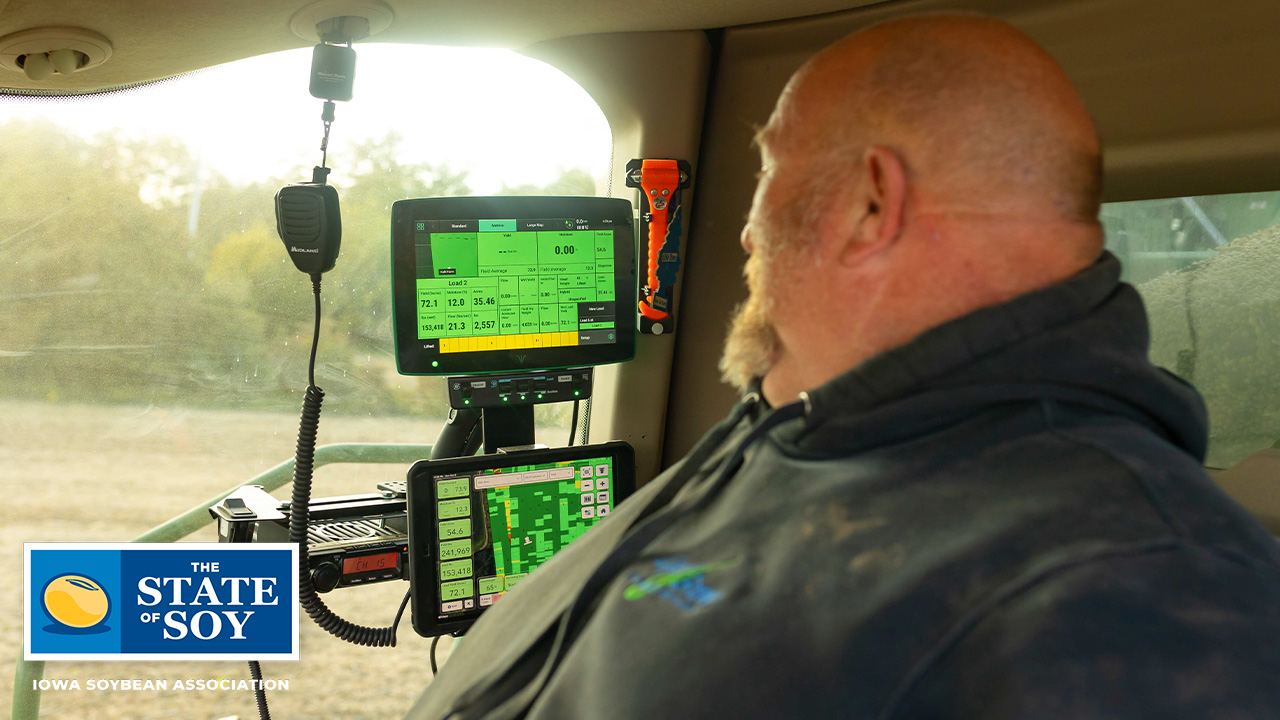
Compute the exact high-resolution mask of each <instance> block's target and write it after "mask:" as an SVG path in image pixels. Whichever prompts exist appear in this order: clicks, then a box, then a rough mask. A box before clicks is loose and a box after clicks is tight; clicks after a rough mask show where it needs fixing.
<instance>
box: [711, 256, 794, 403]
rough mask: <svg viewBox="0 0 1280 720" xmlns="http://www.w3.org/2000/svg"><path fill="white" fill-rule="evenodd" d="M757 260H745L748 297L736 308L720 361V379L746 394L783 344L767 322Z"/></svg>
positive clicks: (753, 257)
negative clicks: (748, 289)
mask: <svg viewBox="0 0 1280 720" xmlns="http://www.w3.org/2000/svg"><path fill="white" fill-rule="evenodd" d="M760 265H761V262H760V260H759V258H758V257H756V256H752V257H751V258H750V259H749V260H747V268H746V275H747V285H748V287H750V288H751V294H750V295H748V296H747V299H746V301H744V302H743V303H742V304H740V305H738V309H737V310H736V311H735V313H734V317H733V323H732V325H730V327H729V337H728V339H727V340H725V344H724V355H723V356H722V357H721V358H720V376H721V377H722V378H724V381H725V382H727V383H729V384H731V385H733V386H734V387H736V388H738V389H739V390H743V391H745V390H746V389H747V387H748V386H749V385H750V384H751V381H752V380H754V379H755V378H762V377H764V376H765V374H766V373H768V372H769V370H770V369H771V368H772V367H773V365H774V363H776V362H777V359H778V352H779V350H781V348H782V343H781V341H780V340H779V338H778V332H777V330H776V329H774V327H773V322H772V321H771V320H770V319H769V305H770V304H771V303H769V302H768V300H767V299H766V297H765V293H764V292H763V291H762V289H761V285H762V283H761V282H760V280H761V278H760V274H761V272H762V270H763V268H762V267H760Z"/></svg>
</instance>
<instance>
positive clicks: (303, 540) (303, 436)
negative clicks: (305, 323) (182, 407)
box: [289, 273, 408, 647]
mask: <svg viewBox="0 0 1280 720" xmlns="http://www.w3.org/2000/svg"><path fill="white" fill-rule="evenodd" d="M311 289H312V294H313V295H315V300H316V311H315V316H316V320H315V331H314V332H313V333H312V336H311V361H310V364H309V366H308V368H307V379H308V380H309V383H310V384H309V385H308V386H307V392H306V394H305V395H304V396H303V398H302V420H301V422H300V424H299V426H298V446H297V454H296V455H295V457H294V464H293V497H292V498H291V501H290V505H289V542H292V543H297V545H298V602H299V603H300V604H301V605H302V609H303V610H306V611H307V615H308V616H310V617H311V619H312V620H314V621H315V623H316V624H317V625H319V626H320V627H321V628H323V629H324V630H325V632H328V633H330V634H331V635H335V636H337V637H338V638H341V639H342V640H346V641H347V642H350V643H355V644H356V645H365V646H371V647H394V646H395V644H396V625H398V624H399V620H400V616H401V614H402V613H403V612H404V607H405V604H404V603H401V605H400V612H399V613H396V623H395V624H393V625H391V626H390V627H381V628H373V627H366V626H364V625H356V624H355V623H352V622H348V621H347V620H344V619H342V618H341V617H338V616H337V615H336V614H334V612H333V611H332V610H330V609H329V607H328V606H327V605H325V604H324V600H321V599H320V594H319V593H317V592H316V589H315V586H314V585H313V584H312V583H311V567H310V564H309V562H308V556H307V520H308V519H309V516H310V503H311V477H312V474H313V473H314V470H315V454H316V431H317V430H318V429H319V427H320V405H321V404H322V403H323V402H324V391H323V390H321V389H320V388H318V387H316V347H317V346H318V345H319V344H320V275H319V273H316V274H313V275H312V276H311ZM405 600H408V595H406V596H405Z"/></svg>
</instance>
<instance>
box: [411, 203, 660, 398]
mask: <svg viewBox="0 0 1280 720" xmlns="http://www.w3.org/2000/svg"><path fill="white" fill-rule="evenodd" d="M546 217H580V218H587V219H595V218H600V219H610V220H612V221H613V224H614V235H613V247H614V261H615V266H616V268H617V270H616V271H615V274H614V298H615V302H616V303H617V305H616V313H615V315H616V317H615V320H614V322H615V323H616V330H617V333H616V335H617V342H616V343H614V344H612V345H581V346H575V347H568V348H565V347H559V348H522V349H519V350H486V351H479V352H466V353H430V352H427V351H426V350H425V349H424V348H423V343H422V341H421V340H419V339H418V312H417V308H416V307H415V306H414V305H415V299H416V297H417V282H416V281H417V278H416V277H415V275H416V271H415V266H414V237H413V236H414V223H416V222H418V221H422V220H483V219H507V218H546ZM635 257H636V249H635V229H634V220H633V216H632V209H631V203H630V201H628V200H623V199H620V198H599V197H439V198H416V199H410V200H398V201H396V202H395V203H394V204H392V206H391V287H392V292H391V305H392V331H393V334H394V336H395V341H396V351H395V355H396V369H397V370H398V371H399V372H400V374H401V375H457V374H460V373H465V374H474V373H495V372H511V371H520V370H549V369H559V368H568V367H584V366H588V365H607V364H609V363H616V362H623V361H626V360H630V359H631V358H633V357H635V343H636V337H635V335H636V302H637V299H636V298H637V292H638V286H637V284H636V264H635ZM433 362H434V363H436V364H435V365H433V364H432V363H433Z"/></svg>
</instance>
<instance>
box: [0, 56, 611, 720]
mask: <svg viewBox="0 0 1280 720" xmlns="http://www.w3.org/2000/svg"><path fill="white" fill-rule="evenodd" d="M356 49H357V53H358V66H357V74H356V84H355V98H354V99H353V100H352V101H351V102H349V103H340V104H338V106H337V113H336V115H337V117H336V122H335V123H334V125H333V129H332V136H331V141H330V146H329V154H328V161H329V165H330V166H331V167H332V168H333V174H332V176H331V183H332V184H333V185H335V186H337V187H338V188H339V191H340V193H341V203H342V224H343V230H344V232H343V239H342V254H341V256H340V258H339V260H338V263H337V267H336V268H335V269H334V270H333V271H331V272H329V273H328V274H326V275H325V276H324V293H323V302H324V324H323V327H322V331H321V336H320V349H319V357H318V362H317V367H316V383H317V385H319V386H320V387H322V388H324V390H325V392H326V395H327V397H326V402H325V409H324V417H323V419H322V421H321V425H320V443H321V444H324V443H335V442H402V443H430V442H433V441H434V439H435V437H436V435H437V433H438V431H439V428H440V426H441V424H442V422H443V420H444V419H445V416H446V414H447V403H446V401H445V398H446V394H445V383H444V380H443V379H442V378H417V377H404V376H400V375H399V374H398V373H397V372H396V368H395V361H394V358H393V357H392V350H393V339H392V334H391V326H390V322H391V302H390V282H391V280H390V274H389V249H388V243H389V233H390V230H389V219H390V209H391V203H393V202H394V201H396V200H399V199H401V198H406V197H423V196H431V195H457V194H572V195H597V194H603V193H604V191H605V185H604V183H605V178H607V176H608V173H609V164H610V150H611V137H610V133H609V128H608V125H607V122H606V120H605V118H604V116H603V114H602V113H601V112H600V109H599V108H598V107H597V106H596V105H595V103H594V102H593V101H592V100H591V98H590V97H589V96H588V95H587V94H586V92H585V91H583V90H582V89H581V88H580V87H579V86H578V85H577V84H575V83H574V82H573V81H572V80H570V79H569V78H568V77H566V76H565V75H563V74H562V73H560V72H559V71H557V70H554V69H552V68H551V67H549V66H547V65H544V64H542V63H540V62H537V61H534V60H531V59H528V58H525V57H522V56H520V55H517V54H515V53H511V52H506V51H492V50H477V49H444V48H424V47H416V46H404V45H395V46H393V45H359V46H357V48H356ZM310 56H311V51H310V49H309V48H308V49H303V50H296V51H290V52H285V53H278V54H273V55H269V56H264V57H259V58H253V59H249V60H244V61H241V62H236V63H232V64H229V65H226V66H222V67H218V68H214V69H211V70H207V71H203V72H198V73H194V74H191V75H187V76H182V77H179V78H176V79H173V80H170V81H167V82H163V83H159V84H156V85H153V86H149V87H144V88H140V89H135V90H130V91H126V92H121V93H115V94H107V95H102V96H96V97H87V98H81V99H73V100H57V101H51V100H43V99H25V100H24V99H15V98H5V99H0V133H2V134H3V137H4V138H5V150H4V153H3V154H0V185H2V186H3V187H4V188H5V191H4V193H3V194H0V259H2V262H0V491H3V493H4V494H5V496H6V498H7V501H6V502H5V503H4V505H3V507H0V533H3V536H4V540H5V543H6V544H5V547H7V548H9V550H10V551H11V552H9V553H7V554H6V556H5V560H4V561H3V562H4V563H6V564H5V566H4V570H5V571H7V572H8V573H9V577H21V571H22V570H21V564H20V563H21V557H20V554H19V553H18V552H17V551H16V550H15V548H18V547H20V544H21V543H22V542H33V541H70V540H78V541H86V540H90V541H91V540H104V541H106V540H110V541H120V540H128V539H131V538H133V537H135V536H137V535H139V534H140V533H142V532H143V531H145V530H147V529H148V528H151V527H153V526H155V525H158V524H160V523H162V522H164V521H166V520H167V519H169V518H170V517H172V516H174V515H176V514H177V513H178V512H181V511H183V510H185V509H187V508H189V507H191V506H193V505H196V504H197V503H199V502H201V501H203V500H206V499H207V498H209V497H212V496H213V495H215V494H217V493H219V492H221V491H224V490H226V489H228V488H230V487H232V486H233V485H235V484H238V483H240V482H243V481H245V480H248V479H250V478H252V477H253V476H255V475H256V474H258V473H261V472H262V471H264V470H266V469H268V468H270V467H272V466H274V465H276V464H277V463H280V462H282V461H285V460H287V459H290V458H291V457H292V455H293V446H294V437H295V435H296V433H297V427H298V418H297V415H298V411H299V408H300V406H301V398H302V391H303V389H304V388H305V386H306V382H307V378H306V370H307V354H308V349H309V343H310V339H311V322H312V317H311V314H312V299H311V297H310V293H311V288H310V283H309V281H308V280H307V277H306V276H305V275H303V274H302V273H300V272H298V271H297V270H296V269H295V268H294V267H293V265H292V263H291V262H290V261H289V259H288V257H287V255H286V253H285V250H284V247H283V245H282V244H281V242H280V240H279V239H278V237H277V236H276V231H275V224H274V214H273V204H272V198H273V196H274V194H275V192H276V190H277V189H278V188H279V187H280V186H281V185H283V184H285V183H289V182H300V181H306V180H309V179H310V176H311V167H312V166H313V165H315V164H318V163H319V161H320V150H319V146H320V138H321V135H322V131H323V128H322V124H321V120H320V112H321V101H319V100H316V99H314V98H312V97H310V95H309V94H308V92H307V77H308V69H309V64H310ZM570 413H571V408H570V407H567V406H561V405H557V406H539V408H538V410H537V414H536V421H537V425H538V439H539V441H541V442H544V443H547V444H548V445H553V446H554V445H564V444H565V442H566V441H567V440H568V424H569V416H570ZM405 470H406V467H405V466H403V465H388V466H371V465H358V466H356V465H343V466H331V467H327V468H322V469H320V470H319V471H318V472H317V475H316V482H315V490H314V493H315V495H316V496H317V497H323V496H327V495H339V494H347V493H360V492H373V491H374V490H375V484H376V483H377V482H380V481H383V480H403V479H404V473H405ZM287 491H288V486H286V487H285V488H283V489H282V490H280V491H277V492H276V493H275V494H276V495H277V497H287ZM189 539H190V540H198V541H211V540H214V539H215V535H214V533H213V530H212V528H209V529H207V530H205V531H202V532H200V533H197V534H196V535H193V536H192V537H191V538H189ZM405 589H406V585H405V584H404V583H401V582H392V583H382V584H379V585H375V586H370V587H366V588H357V589H354V590H340V591H337V592H335V593H331V594H329V595H327V596H326V601H327V602H328V603H330V605H331V606H332V607H333V608H334V609H335V610H336V611H337V612H339V613H340V614H342V615H344V616H346V617H347V618H349V619H351V620H353V621H355V622H358V623H360V624H365V625H375V626H384V625H387V624H389V623H390V622H391V619H392V617H393V616H394V614H395V611H396V608H397V606H398V604H399V601H400V598H401V596H402V595H403V593H404V592H405ZM0 602H2V603H3V604H2V605H0V618H3V620H0V623H4V631H3V633H2V634H0V655H4V656H5V657H10V658H13V657H16V656H17V655H18V653H19V648H20V644H21V638H22V633H21V620H20V618H21V617H22V608H21V597H20V590H13V591H11V592H9V593H6V594H4V595H3V600H2V601H0ZM301 643H302V644H301V656H302V661H301V662H300V663H296V664H295V663H275V664H267V665H266V666H265V667H264V671H265V672H266V674H267V675H268V676H270V677H275V678H287V679H290V680H291V687H290V690H289V691H288V692H280V693H276V694H275V695H273V697H272V699H271V703H272V710H273V711H276V712H277V713H278V714H279V716H282V717H292V716H301V715H303V714H306V715H308V716H317V717H399V716H400V715H402V714H403V713H404V712H405V711H406V710H407V709H408V707H409V705H410V704H411V702H412V701H413V699H414V698H416V696H417V694H418V693H419V692H420V691H421V688H422V685H423V684H424V683H425V682H426V681H427V680H428V678H429V676H430V672H429V670H427V668H428V667H429V663H428V661H427V645H428V643H427V642H425V641H421V638H418V637H416V636H415V635H414V634H413V632H412V630H411V629H410V628H409V627H408V622H407V620H406V622H404V623H403V625H402V628H401V633H400V643H401V644H400V647H397V648H394V649H373V648H361V647H355V646H352V645H348V644H345V643H342V642H341V641H338V640H336V639H333V638H330V637H328V636H327V635H325V634H324V632H323V631H321V630H319V629H318V628H316V627H315V626H314V625H313V624H311V623H309V622H303V623H302V638H301ZM444 647H445V648H447V647H448V641H446V642H445V643H444ZM98 667H99V666H96V665H94V664H92V663H89V664H85V665H83V666H76V665H75V664H59V669H58V674H59V675H60V676H64V677H71V676H74V675H76V674H80V675H82V676H84V675H86V674H89V673H102V672H105V671H104V670H100V669H95V668H98ZM244 670H245V669H244V668H243V667H242V666H241V665H240V664H229V663H206V664H199V665H196V664H186V663H131V664H130V665H129V669H128V671H127V675H128V676H129V677H136V678H168V679H170V680H172V679H173V678H174V677H193V678H208V677H222V676H230V677H239V676H240V675H241V674H245V673H244ZM107 674H108V675H112V676H123V675H121V672H120V671H115V672H114V673H111V672H108V673H107ZM371 677H377V678H381V680H380V681H378V682H370V681H369V678H371ZM11 682H12V674H11V673H3V674H0V695H4V696H7V695H8V693H9V690H10V687H9V686H8V685H7V684H8V683H11ZM117 700H118V701H119V707H120V708H126V707H127V708H128V709H127V711H124V715H127V716H129V717H159V716H168V715H169V714H174V713H182V712H185V711H186V710H188V709H189V708H190V707H191V705H190V703H191V702H192V699H190V698H185V699H184V698H181V697H176V696H173V695H171V694H165V693H132V694H128V695H121V696H116V697H113V698H112V699H111V700H108V701H107V702H110V703H114V702H116V701H117ZM198 702H200V703H202V704H203V707H205V708H207V710H206V711H204V712H205V715H207V716H208V717H224V716H228V715H240V716H245V717H247V716H252V715H253V714H254V709H253V708H254V703H253V698H252V695H251V694H250V693H245V692H234V691H227V692H222V691H210V692H205V693H201V694H200V697H199V700H198ZM101 703H103V698H101V697H99V696H96V695H95V694H94V693H47V694H46V695H45V698H44V701H43V706H44V707H43V709H44V711H45V712H46V713H47V714H48V715H50V716H65V717H95V716H98V715H96V714H95V713H97V712H98V706H99V704H101ZM122 716H123V715H122Z"/></svg>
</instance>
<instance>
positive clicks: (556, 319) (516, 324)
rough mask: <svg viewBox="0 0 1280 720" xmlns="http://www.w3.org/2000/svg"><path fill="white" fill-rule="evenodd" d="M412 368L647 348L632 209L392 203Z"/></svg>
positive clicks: (539, 360) (539, 364)
mask: <svg viewBox="0 0 1280 720" xmlns="http://www.w3.org/2000/svg"><path fill="white" fill-rule="evenodd" d="M391 217H392V223H391V225H392V276H393V279H392V284H393V290H394V292H393V303H394V308H395V334H396V359H397V365H398V367H399V369H400V372H401V373H403V374H406V375H435V374H447V373H452V374H457V373H459V372H468V373H470V372H501V371H512V370H534V369H542V368H560V367H578V366H586V365H599V364H604V363H611V362H619V361H622V360H628V359H630V358H631V357H632V356H633V355H634V354H635V309H636V275H635V249H634V237H633V230H632V214H631V204H630V202H628V201H626V200H619V199H611V198H566V197H510V198H505V197H456V198H424V199H418V200H401V201H398V202H396V203H395V204H394V205H393V206H392V211H391Z"/></svg>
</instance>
